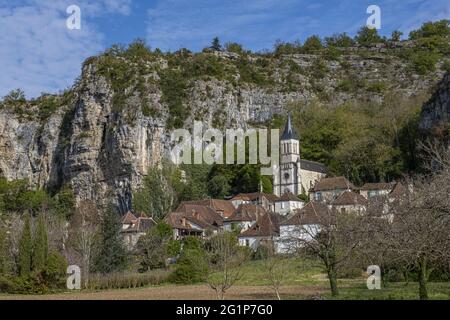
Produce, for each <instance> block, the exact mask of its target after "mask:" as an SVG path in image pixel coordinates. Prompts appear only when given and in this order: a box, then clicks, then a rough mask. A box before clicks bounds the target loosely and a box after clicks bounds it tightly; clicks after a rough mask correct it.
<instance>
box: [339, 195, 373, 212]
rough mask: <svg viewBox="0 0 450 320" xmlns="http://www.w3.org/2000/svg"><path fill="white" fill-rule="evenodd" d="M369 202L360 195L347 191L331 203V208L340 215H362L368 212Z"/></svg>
mask: <svg viewBox="0 0 450 320" xmlns="http://www.w3.org/2000/svg"><path fill="white" fill-rule="evenodd" d="M368 203H369V201H368V200H367V199H366V198H364V197H363V196H362V195H360V194H359V193H355V192H353V191H345V192H343V193H341V194H340V195H339V196H338V197H337V198H336V199H335V200H333V201H332V202H331V206H332V207H333V209H335V210H336V211H337V212H339V213H357V214H361V213H364V212H366V211H367V205H368Z"/></svg>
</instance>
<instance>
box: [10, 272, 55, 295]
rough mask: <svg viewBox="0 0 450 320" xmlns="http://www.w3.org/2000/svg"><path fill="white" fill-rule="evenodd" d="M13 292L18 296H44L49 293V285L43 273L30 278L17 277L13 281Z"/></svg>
mask: <svg viewBox="0 0 450 320" xmlns="http://www.w3.org/2000/svg"><path fill="white" fill-rule="evenodd" d="M12 282H13V284H14V285H13V287H12V289H13V291H12V292H11V293H18V294H44V293H48V289H49V288H48V286H47V283H46V281H45V279H44V277H43V275H42V273H40V272H38V273H32V274H30V275H28V276H21V277H15V278H13V279H12Z"/></svg>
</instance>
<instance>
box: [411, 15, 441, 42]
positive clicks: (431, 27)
mask: <svg viewBox="0 0 450 320" xmlns="http://www.w3.org/2000/svg"><path fill="white" fill-rule="evenodd" d="M449 23H450V20H447V19H444V20H439V21H436V22H426V23H424V24H423V25H422V26H421V27H420V28H419V29H418V30H413V31H411V32H410V33H409V39H411V40H418V39H420V38H431V37H446V36H449V35H450V28H449V27H448V25H449Z"/></svg>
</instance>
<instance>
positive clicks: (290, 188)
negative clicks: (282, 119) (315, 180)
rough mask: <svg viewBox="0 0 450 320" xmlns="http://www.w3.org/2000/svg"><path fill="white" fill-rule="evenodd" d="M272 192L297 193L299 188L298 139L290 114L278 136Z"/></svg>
mask: <svg viewBox="0 0 450 320" xmlns="http://www.w3.org/2000/svg"><path fill="white" fill-rule="evenodd" d="M273 182H274V193H275V195H277V196H281V195H283V194H284V193H286V192H291V193H293V194H294V195H298V194H300V193H301V192H302V190H301V177H300V141H299V138H298V135H297V133H296V132H295V131H294V129H293V128H292V123H291V115H290V114H289V115H288V119H287V122H286V126H285V127H284V131H283V134H282V136H281V138H280V165H279V167H278V168H277V170H276V171H275V175H274V179H273Z"/></svg>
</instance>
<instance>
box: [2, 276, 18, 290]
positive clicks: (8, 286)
mask: <svg viewBox="0 0 450 320" xmlns="http://www.w3.org/2000/svg"><path fill="white" fill-rule="evenodd" d="M15 288H16V287H15V284H14V282H13V281H11V280H10V279H8V278H5V277H3V276H0V292H4V293H9V292H14V291H16V289H15Z"/></svg>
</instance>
